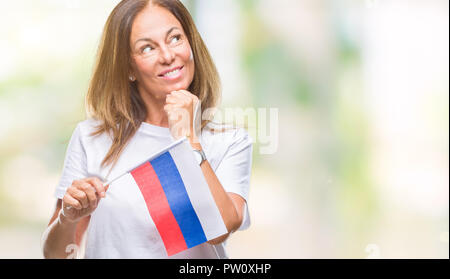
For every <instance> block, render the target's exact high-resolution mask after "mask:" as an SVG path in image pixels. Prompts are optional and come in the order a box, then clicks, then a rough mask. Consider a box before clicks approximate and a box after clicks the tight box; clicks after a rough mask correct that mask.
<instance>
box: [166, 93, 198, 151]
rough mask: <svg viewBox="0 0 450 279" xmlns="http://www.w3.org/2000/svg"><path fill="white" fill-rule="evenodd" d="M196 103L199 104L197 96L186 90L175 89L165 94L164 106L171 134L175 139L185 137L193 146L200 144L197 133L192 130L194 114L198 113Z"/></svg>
mask: <svg viewBox="0 0 450 279" xmlns="http://www.w3.org/2000/svg"><path fill="white" fill-rule="evenodd" d="M197 104H199V99H198V98H197V96H195V95H194V94H192V93H191V92H189V91H187V90H177V91H172V92H171V93H170V94H168V95H167V96H166V105H165V106H164V111H165V112H166V113H167V117H168V120H169V129H170V132H171V134H172V136H173V137H174V138H175V139H179V138H181V137H184V136H185V137H187V138H188V139H189V142H190V143H191V145H192V147H194V148H198V147H199V145H200V144H199V141H198V135H196V133H195V132H194V131H195V130H194V120H195V114H196V113H199V111H198V109H197ZM200 124H201V123H199V125H200Z"/></svg>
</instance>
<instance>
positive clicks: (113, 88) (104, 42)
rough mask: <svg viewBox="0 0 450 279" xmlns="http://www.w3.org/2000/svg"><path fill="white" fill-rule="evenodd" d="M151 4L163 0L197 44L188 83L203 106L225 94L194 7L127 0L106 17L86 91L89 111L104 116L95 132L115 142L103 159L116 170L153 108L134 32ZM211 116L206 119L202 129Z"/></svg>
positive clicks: (172, 0)
mask: <svg viewBox="0 0 450 279" xmlns="http://www.w3.org/2000/svg"><path fill="white" fill-rule="evenodd" d="M147 5H158V6H160V7H163V8H165V9H167V10H168V11H169V12H171V13H172V14H173V15H174V16H175V17H176V18H177V19H178V21H179V22H180V23H181V26H182V27H183V29H184V32H185V34H186V36H187V38H188V40H189V44H190V45H191V48H192V53H193V55H194V62H195V73H194V78H193V80H192V83H191V84H190V86H189V88H188V89H187V90H188V91H190V92H191V93H192V94H194V95H196V96H197V97H198V98H199V100H200V101H201V107H202V110H204V109H209V108H214V107H215V106H216V105H217V103H218V102H219V99H220V90H221V86H220V79H219V75H218V72H217V69H216V66H215V65H214V62H213V60H212V58H211V55H210V54H209V51H208V49H207V47H206V45H205V43H204V42H203V40H202V38H201V36H200V34H199V32H198V30H197V28H196V26H195V24H194V21H193V19H192V17H191V15H190V14H189V11H188V10H187V9H186V8H185V7H184V5H183V4H182V3H181V2H180V1H179V0H123V1H121V2H120V3H119V4H118V5H117V6H116V7H115V8H114V10H113V11H112V12H111V14H110V15H109V17H108V20H107V21H106V24H105V27H104V30H103V34H102V37H101V41H100V44H99V47H98V51H97V57H96V62H95V66H94V71H93V75H92V78H91V81H90V84H89V88H88V91H87V95H86V111H87V114H88V117H92V118H94V119H97V120H100V123H101V124H100V125H98V126H97V127H96V128H95V130H94V132H92V133H91V136H96V135H100V134H102V133H105V132H106V133H107V134H108V135H109V136H110V137H111V139H112V145H111V148H110V149H109V151H108V153H107V154H106V156H105V158H104V159H103V161H102V163H101V167H105V166H108V165H112V166H111V170H112V168H113V167H114V165H115V164H116V162H117V160H118V159H119V156H120V154H121V153H122V151H123V150H124V148H125V146H126V145H127V143H128V142H129V140H130V139H131V138H132V137H133V135H134V134H135V133H136V131H137V130H138V129H139V127H140V125H141V123H142V122H143V121H145V118H146V116H147V109H146V107H145V105H144V102H143V100H142V98H141V97H140V95H139V92H138V89H137V86H136V82H132V81H130V80H129V74H130V73H131V61H132V60H131V59H132V57H131V47H130V34H131V29H132V25H133V22H134V19H135V17H136V15H137V14H138V13H139V12H141V11H142V10H143V9H144V8H145V7H146V6H147ZM208 122H209V120H207V119H206V120H203V119H202V129H203V128H204V127H205V126H206V124H207V123H208Z"/></svg>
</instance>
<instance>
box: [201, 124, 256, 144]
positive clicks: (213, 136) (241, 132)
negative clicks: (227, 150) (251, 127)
mask: <svg viewBox="0 0 450 279" xmlns="http://www.w3.org/2000/svg"><path fill="white" fill-rule="evenodd" d="M202 139H203V140H205V141H210V142H212V143H214V144H219V143H220V144H222V145H223V146H226V147H232V146H235V145H245V146H249V145H252V143H253V139H252V138H251V137H250V135H249V134H248V132H247V130H246V129H244V128H242V127H235V126H233V125H229V124H218V123H213V122H210V123H208V124H207V125H206V127H205V128H204V129H203V131H202Z"/></svg>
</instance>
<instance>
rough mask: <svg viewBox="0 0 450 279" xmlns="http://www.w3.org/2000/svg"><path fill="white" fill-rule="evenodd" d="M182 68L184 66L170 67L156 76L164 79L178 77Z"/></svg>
mask: <svg viewBox="0 0 450 279" xmlns="http://www.w3.org/2000/svg"><path fill="white" fill-rule="evenodd" d="M183 68H184V66H181V67H175V68H172V69H169V70H167V71H164V72H162V73H160V74H159V75H158V77H161V78H165V79H175V78H178V77H179V76H180V75H181V70H182V69H183Z"/></svg>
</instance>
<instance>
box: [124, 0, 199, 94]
mask: <svg viewBox="0 0 450 279" xmlns="http://www.w3.org/2000/svg"><path fill="white" fill-rule="evenodd" d="M130 44H131V52H132V54H131V55H132V73H131V74H132V75H133V76H134V77H135V78H136V80H137V82H138V88H139V91H141V94H142V93H147V94H151V95H153V97H155V98H157V99H161V100H162V99H165V98H166V95H167V94H169V93H170V92H172V91H175V90H182V89H183V90H187V89H188V87H189V85H190V84H191V82H192V79H193V77H194V68H195V66H194V59H193V56H192V51H191V46H190V44H189V41H188V39H187V37H186V35H185V33H184V30H183V27H182V26H181V23H180V22H179V21H178V20H177V19H176V17H175V16H174V15H172V14H171V13H170V12H169V11H168V10H166V9H164V8H161V7H159V6H153V5H148V6H147V7H146V8H145V9H144V10H143V11H141V12H140V13H139V14H138V15H137V16H136V18H135V21H134V22H133V26H132V30H131V37H130ZM142 91H144V92H142Z"/></svg>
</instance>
